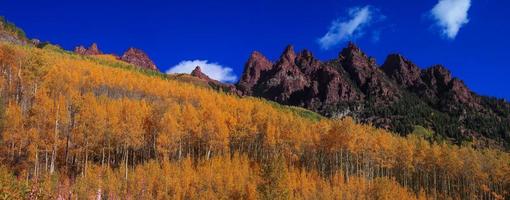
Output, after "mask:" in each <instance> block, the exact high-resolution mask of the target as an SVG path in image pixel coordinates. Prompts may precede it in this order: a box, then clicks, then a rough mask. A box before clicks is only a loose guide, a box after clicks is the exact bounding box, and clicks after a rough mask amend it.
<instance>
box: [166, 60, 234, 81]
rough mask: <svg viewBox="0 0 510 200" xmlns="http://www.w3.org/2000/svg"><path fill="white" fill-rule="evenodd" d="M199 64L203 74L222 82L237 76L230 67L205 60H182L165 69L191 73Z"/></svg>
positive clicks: (171, 71)
mask: <svg viewBox="0 0 510 200" xmlns="http://www.w3.org/2000/svg"><path fill="white" fill-rule="evenodd" d="M197 66H200V69H201V70H202V72H203V73H204V74H206V75H207V76H209V77H210V78H212V79H214V80H218V81H222V82H234V81H236V80H237V76H236V75H235V74H234V73H233V70H232V68H230V67H225V66H221V65H219V64H218V63H209V61H207V60H184V61H181V62H180V63H179V64H177V65H175V66H173V67H172V68H170V69H169V70H167V71H166V73H167V74H171V73H188V74H189V73H191V71H193V70H194V69H195V67H197Z"/></svg>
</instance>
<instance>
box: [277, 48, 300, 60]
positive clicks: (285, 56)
mask: <svg viewBox="0 0 510 200" xmlns="http://www.w3.org/2000/svg"><path fill="white" fill-rule="evenodd" d="M295 59H296V52H295V51H294V47H293V46H292V45H288V46H287V47H286V48H285V50H284V51H283V53H282V55H281V56H280V60H279V63H282V64H283V63H289V64H291V63H292V64H293V63H294V61H295Z"/></svg>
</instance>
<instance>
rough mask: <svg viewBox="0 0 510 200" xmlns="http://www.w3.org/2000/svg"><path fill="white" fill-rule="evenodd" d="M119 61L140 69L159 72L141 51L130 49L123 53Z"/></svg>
mask: <svg viewBox="0 0 510 200" xmlns="http://www.w3.org/2000/svg"><path fill="white" fill-rule="evenodd" d="M120 59H121V60H123V61H125V62H127V63H131V64H133V65H135V66H138V67H140V68H144V69H150V70H154V71H159V70H158V68H157V67H156V64H154V62H152V60H151V59H150V58H149V56H148V55H147V54H146V53H145V52H143V51H142V50H141V49H137V48H133V47H131V48H129V49H128V50H127V51H126V52H124V54H123V55H122V56H121V58H120Z"/></svg>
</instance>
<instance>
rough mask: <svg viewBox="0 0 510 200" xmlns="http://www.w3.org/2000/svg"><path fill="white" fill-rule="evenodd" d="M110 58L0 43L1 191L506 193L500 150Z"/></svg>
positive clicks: (308, 195) (120, 194) (87, 194)
mask: <svg viewBox="0 0 510 200" xmlns="http://www.w3.org/2000/svg"><path fill="white" fill-rule="evenodd" d="M94 59H101V58H94ZM112 62H120V61H108V62H105V63H111V64H112V65H113V66H114V67H109V64H108V65H105V63H101V62H94V61H91V59H90V58H86V57H81V56H77V55H72V54H67V53H61V52H59V51H52V50H45V49H36V48H32V47H22V46H13V45H7V44H1V45H0V67H1V71H0V73H1V75H0V95H1V97H2V98H1V99H2V104H1V105H2V107H3V108H2V109H0V110H3V114H2V115H3V117H2V122H1V124H2V127H1V140H0V142H1V145H0V148H1V149H0V161H1V162H2V163H4V165H5V169H6V170H7V171H8V172H10V173H12V175H14V176H15V177H16V179H17V180H13V181H12V184H13V185H21V186H19V187H18V186H16V187H14V188H21V189H20V190H17V189H6V190H5V191H20V192H13V193H16V194H21V195H29V196H30V195H32V196H38V195H50V196H46V197H44V196H42V197H41V198H55V197H58V196H61V197H70V198H74V197H79V198H84V199H87V198H92V197H97V196H98V195H99V196H101V197H102V198H108V199H110V198H113V199H116V198H124V197H131V198H134V199H144V198H149V199H151V198H158V199H166V198H184V199H189V198H192V199H194V198H197V199H200V198H208V197H210V198H214V197H217V198H234V199H254V198H262V199H277V198H283V199H286V198H291V199H316V198H320V197H323V198H324V199H360V198H361V199H362V198H379V197H380V198H382V199H385V198H386V199H395V198H410V199H414V198H432V199H434V198H436V199H445V198H453V199H504V198H507V196H508V192H509V191H510V180H509V179H510V163H509V160H510V156H509V154H508V153H505V152H501V151H498V150H489V149H485V150H475V149H472V148H470V147H459V146H452V145H448V144H431V143H430V142H428V141H427V140H425V139H423V138H420V137H417V136H409V137H407V138H402V137H398V136H395V135H393V134H392V133H389V132H387V131H386V130H382V129H375V128H373V127H372V126H369V125H360V124H356V123H355V122H354V121H353V120H352V119H349V118H346V119H343V120H326V119H317V118H307V117H306V116H308V115H307V114H305V115H300V114H299V113H296V112H297V111H295V110H290V109H286V108H285V107H279V106H274V105H272V104H270V103H267V102H265V101H263V100H260V99H254V98H239V97H235V96H231V95H228V94H223V93H217V92H213V91H212V90H208V89H205V88H200V87H197V86H194V85H191V84H185V83H180V82H177V81H173V80H167V79H165V78H164V77H161V76H156V77H154V76H147V75H146V74H142V73H138V72H135V71H129V70H124V69H119V68H115V66H116V65H120V63H112ZM4 171H5V170H4ZM0 172H1V170H0ZM0 174H2V173H0ZM4 175H5V174H4ZM5 176H10V175H8V174H7V175H5ZM188 177H192V178H188ZM193 177H194V178H193ZM186 181H188V182H186ZM184 183H187V184H184ZM24 184H25V186H26V187H25V186H23V185H24ZM0 188H1V187H0ZM321 195H324V196H321Z"/></svg>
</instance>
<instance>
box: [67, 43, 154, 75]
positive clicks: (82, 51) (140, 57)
mask: <svg viewBox="0 0 510 200" xmlns="http://www.w3.org/2000/svg"><path fill="white" fill-rule="evenodd" d="M74 53H76V54H79V55H84V56H97V55H105V54H104V53H103V52H102V51H101V50H99V47H98V46H97V44H96V43H92V44H91V45H90V47H89V48H85V47H84V46H83V45H79V46H77V47H75V48H74ZM113 56H114V57H115V58H116V59H117V60H121V61H124V62H126V63H129V64H132V65H134V66H136V67H139V68H140V69H146V70H152V71H159V69H158V67H157V66H156V64H154V62H153V61H152V60H151V59H150V58H149V56H148V55H147V54H146V53H145V52H144V51H142V50H141V49H137V48H133V47H131V48H128V49H127V50H126V51H125V52H124V53H123V54H122V56H120V57H119V56H116V55H113Z"/></svg>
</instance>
